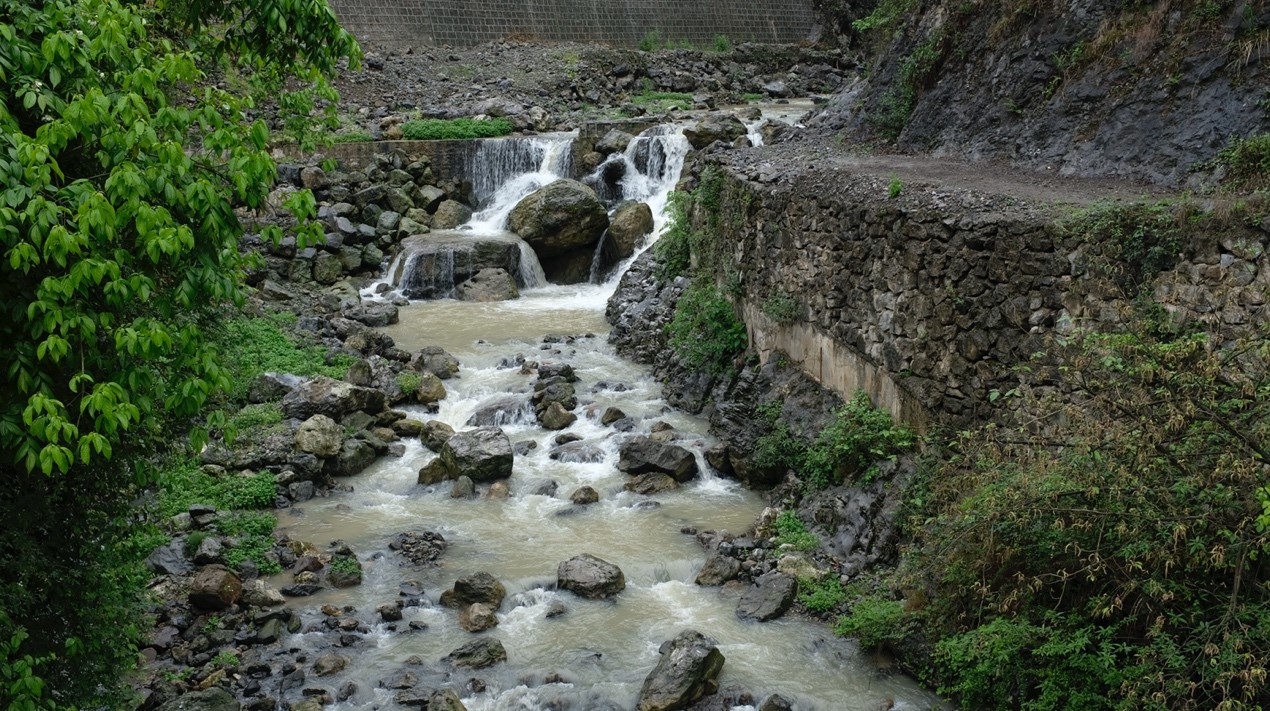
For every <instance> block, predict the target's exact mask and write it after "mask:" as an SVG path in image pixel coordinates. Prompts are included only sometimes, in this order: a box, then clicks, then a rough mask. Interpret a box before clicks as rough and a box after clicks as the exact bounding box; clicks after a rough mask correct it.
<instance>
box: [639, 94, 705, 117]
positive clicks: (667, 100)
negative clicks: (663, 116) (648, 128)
mask: <svg viewBox="0 0 1270 711" xmlns="http://www.w3.org/2000/svg"><path fill="white" fill-rule="evenodd" d="M631 103H633V104H635V105H637V106H641V107H643V108H644V109H646V110H648V111H653V112H657V111H669V110H670V109H678V110H680V111H686V110H688V109H691V108H692V95H691V94H684V93H681V92H677V91H647V90H646V91H643V92H641V93H639V94H637V95H635V96H633V97H631Z"/></svg>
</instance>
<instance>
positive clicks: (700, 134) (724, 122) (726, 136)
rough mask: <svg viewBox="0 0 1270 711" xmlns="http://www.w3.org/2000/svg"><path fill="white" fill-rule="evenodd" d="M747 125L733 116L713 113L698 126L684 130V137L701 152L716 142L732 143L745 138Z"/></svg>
mask: <svg viewBox="0 0 1270 711" xmlns="http://www.w3.org/2000/svg"><path fill="white" fill-rule="evenodd" d="M745 133H746V130H745V124H744V123H741V120H740V119H738V118H737V117H735V116H733V115H731V114H724V113H711V114H707V115H706V117H705V118H703V119H701V120H700V121H698V122H697V123H696V125H694V126H691V127H689V128H686V129H684V137H685V138H687V139H688V142H689V143H691V144H692V147H693V148H695V149H697V150H701V149H702V148H705V147H706V146H708V145H710V144H711V143H714V142H715V141H723V142H724V143H731V142H732V141H735V140H736V139H738V138H740V137H741V136H744V135H745Z"/></svg>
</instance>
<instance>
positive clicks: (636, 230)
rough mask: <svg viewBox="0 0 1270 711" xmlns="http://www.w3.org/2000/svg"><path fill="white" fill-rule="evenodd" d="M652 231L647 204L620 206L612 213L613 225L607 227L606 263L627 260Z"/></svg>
mask: <svg viewBox="0 0 1270 711" xmlns="http://www.w3.org/2000/svg"><path fill="white" fill-rule="evenodd" d="M652 231H653V210H652V208H650V207H649V206H648V204H647V203H642V202H628V203H625V204H623V205H620V206H619V207H618V208H617V210H615V211H614V212H613V223H612V224H610V225H609V235H608V238H607V240H608V241H607V242H606V243H605V251H606V252H607V254H606V255H605V256H606V261H609V262H610V263H612V264H616V263H617V262H620V261H622V260H623V259H628V258H629V257H630V256H631V255H632V254H634V253H635V248H636V247H638V246H639V244H640V243H641V242H643V241H644V238H645V237H647V236H648V235H649V234H651V233H652ZM610 245H611V247H610Z"/></svg>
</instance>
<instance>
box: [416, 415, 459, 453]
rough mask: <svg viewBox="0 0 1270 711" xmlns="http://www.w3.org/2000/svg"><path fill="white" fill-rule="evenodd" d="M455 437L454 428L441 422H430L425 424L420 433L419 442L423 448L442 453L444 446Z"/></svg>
mask: <svg viewBox="0 0 1270 711" xmlns="http://www.w3.org/2000/svg"><path fill="white" fill-rule="evenodd" d="M453 436H454V428H453V427H451V426H449V425H448V424H446V423H444V422H442V421H441V420H429V421H428V422H425V423H423V427H422V429H421V430H420V432H419V440H420V441H422V442H423V446H425V447H427V448H428V449H431V450H432V451H434V452H440V451H441V447H442V445H444V444H445V443H446V441H447V440H449V439H450V438H451V437H453Z"/></svg>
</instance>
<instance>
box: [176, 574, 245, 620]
mask: <svg viewBox="0 0 1270 711" xmlns="http://www.w3.org/2000/svg"><path fill="white" fill-rule="evenodd" d="M242 592H243V584H242V581H241V580H239V579H238V576H237V575H235V574H234V573H233V572H231V571H230V570H229V569H228V568H226V567H225V566H223V565H209V566H206V567H204V568H202V569H200V570H199V571H198V572H197V573H195V574H194V579H193V580H192V581H190V597H189V599H190V604H191V605H193V606H194V607H197V608H201V609H204V610H224V609H225V608H227V607H229V606H230V605H232V604H234V603H235V602H237V601H238V596H239V595H241V594H242Z"/></svg>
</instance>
